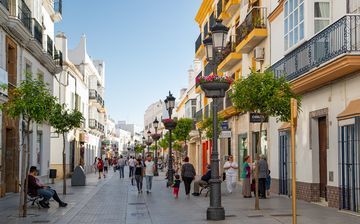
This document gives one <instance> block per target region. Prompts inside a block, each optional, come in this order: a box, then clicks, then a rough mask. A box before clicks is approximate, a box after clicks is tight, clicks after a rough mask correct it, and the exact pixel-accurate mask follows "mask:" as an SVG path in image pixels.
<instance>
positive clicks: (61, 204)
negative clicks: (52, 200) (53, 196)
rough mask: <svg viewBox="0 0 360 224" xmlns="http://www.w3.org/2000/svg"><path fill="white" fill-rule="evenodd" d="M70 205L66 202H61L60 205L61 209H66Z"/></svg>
mask: <svg viewBox="0 0 360 224" xmlns="http://www.w3.org/2000/svg"><path fill="white" fill-rule="evenodd" d="M67 205H68V204H67V203H65V202H60V203H59V207H66V206H67Z"/></svg>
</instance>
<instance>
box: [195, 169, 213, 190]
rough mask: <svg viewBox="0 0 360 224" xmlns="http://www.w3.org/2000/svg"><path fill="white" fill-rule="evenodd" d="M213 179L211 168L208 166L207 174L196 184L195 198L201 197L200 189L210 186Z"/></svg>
mask: <svg viewBox="0 0 360 224" xmlns="http://www.w3.org/2000/svg"><path fill="white" fill-rule="evenodd" d="M210 179H211V166H210V165H207V172H206V174H205V175H203V176H202V177H201V179H200V180H197V181H195V182H194V193H192V195H194V196H200V187H205V186H207V185H208V184H209V180H210Z"/></svg>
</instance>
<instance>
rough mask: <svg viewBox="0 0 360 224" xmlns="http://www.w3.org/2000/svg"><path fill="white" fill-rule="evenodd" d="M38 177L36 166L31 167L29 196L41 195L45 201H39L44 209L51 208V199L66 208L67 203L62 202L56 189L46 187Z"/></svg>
mask: <svg viewBox="0 0 360 224" xmlns="http://www.w3.org/2000/svg"><path fill="white" fill-rule="evenodd" d="M36 175H37V170H36V166H32V167H30V171H29V175H28V181H29V184H28V194H29V195H31V196H37V195H40V196H41V197H43V198H44V199H43V200H41V201H39V204H40V205H41V207H43V208H50V206H49V199H50V198H51V197H53V198H54V200H55V201H56V202H58V203H59V206H60V207H66V206H67V203H65V202H63V201H61V200H60V198H59V196H58V194H57V192H56V191H55V190H54V189H51V188H50V187H49V186H46V185H44V184H42V183H41V182H40V180H39V179H38V178H36V177H35V176H36Z"/></svg>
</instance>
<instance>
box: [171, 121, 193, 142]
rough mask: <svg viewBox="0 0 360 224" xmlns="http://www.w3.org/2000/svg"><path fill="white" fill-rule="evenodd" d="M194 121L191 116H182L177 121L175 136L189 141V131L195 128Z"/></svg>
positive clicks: (177, 138)
mask: <svg viewBox="0 0 360 224" xmlns="http://www.w3.org/2000/svg"><path fill="white" fill-rule="evenodd" d="M193 125H194V121H193V119H191V118H180V119H179V120H178V121H177V125H176V128H175V129H174V131H173V133H174V138H175V139H176V140H179V141H187V140H188V139H189V133H190V131H191V129H192V128H193Z"/></svg>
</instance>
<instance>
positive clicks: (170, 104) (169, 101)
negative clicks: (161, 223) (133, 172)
mask: <svg viewBox="0 0 360 224" xmlns="http://www.w3.org/2000/svg"><path fill="white" fill-rule="evenodd" d="M164 102H165V106H166V110H167V111H168V113H169V119H170V120H171V115H172V111H173V109H174V108H175V97H174V96H173V95H172V94H171V92H170V91H169V95H168V96H167V97H166V99H165V100H164ZM164 125H165V124H164ZM165 127H166V126H165ZM167 129H168V130H169V156H168V157H169V159H168V186H171V184H172V183H173V182H174V169H173V158H172V144H171V134H172V130H173V128H171V127H168V128H167Z"/></svg>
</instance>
